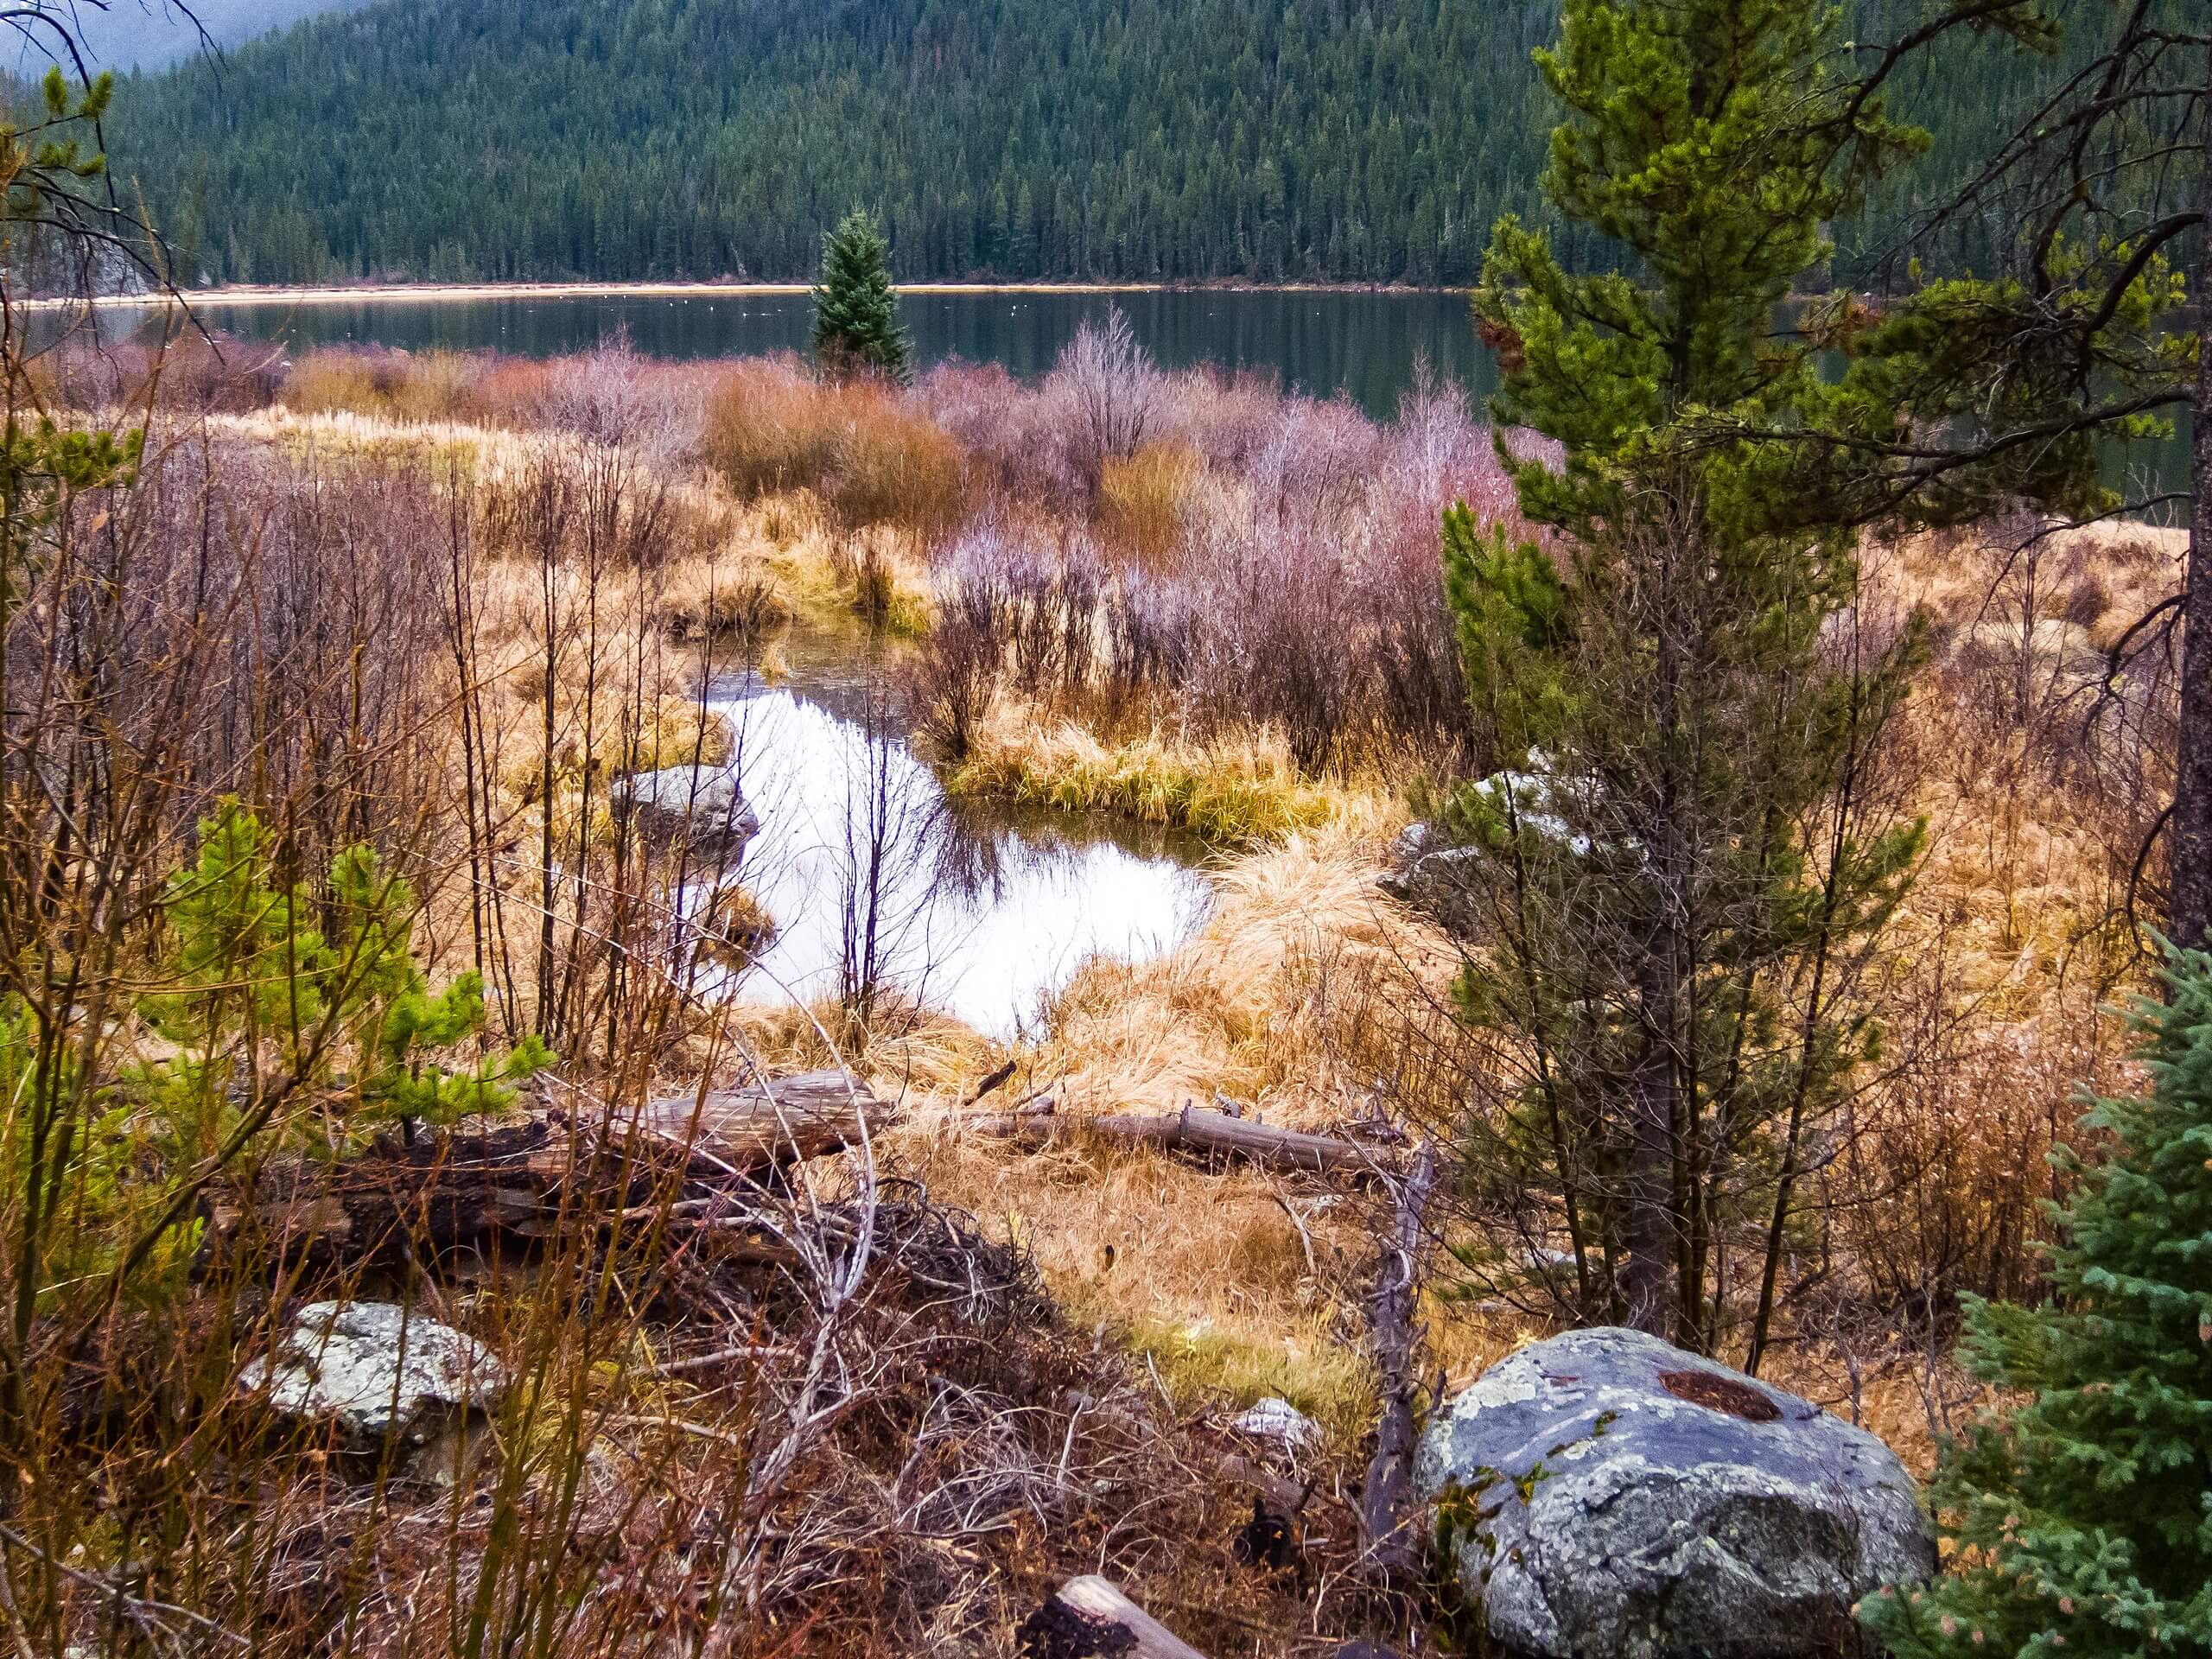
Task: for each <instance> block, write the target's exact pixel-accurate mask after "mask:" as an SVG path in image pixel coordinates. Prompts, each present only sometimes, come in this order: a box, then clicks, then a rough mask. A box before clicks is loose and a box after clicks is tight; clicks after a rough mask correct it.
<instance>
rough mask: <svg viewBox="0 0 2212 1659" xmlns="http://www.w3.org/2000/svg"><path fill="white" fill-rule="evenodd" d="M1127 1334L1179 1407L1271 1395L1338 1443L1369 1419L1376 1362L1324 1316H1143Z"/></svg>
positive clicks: (1247, 1401) (1364, 1428)
mask: <svg viewBox="0 0 2212 1659" xmlns="http://www.w3.org/2000/svg"><path fill="white" fill-rule="evenodd" d="M1125 1340H1126V1343H1127V1345H1128V1348H1129V1350H1130V1351H1132V1352H1134V1353H1135V1354H1137V1355H1139V1356H1140V1357H1144V1358H1146V1359H1148V1360H1149V1361H1150V1362H1151V1364H1152V1366H1153V1368H1154V1370H1157V1371H1158V1372H1159V1373H1160V1383H1161V1384H1162V1385H1163V1386H1164V1387H1165V1388H1166V1390H1167V1393H1168V1395H1169V1396H1170V1397H1171V1398H1172V1399H1173V1401H1174V1402H1175V1404H1176V1408H1178V1409H1179V1410H1182V1411H1190V1410H1194V1409H1197V1408H1201V1407H1204V1406H1206V1405H1210V1404H1216V1403H1218V1402H1221V1401H1223V1400H1224V1399H1226V1400H1227V1401H1228V1402H1230V1403H1231V1404H1233V1405H1234V1406H1235V1407H1236V1408H1239V1409H1241V1408H1244V1407H1246V1406H1250V1405H1254V1404H1255V1403H1257V1402H1259V1401H1261V1400H1263V1399H1266V1398H1268V1397H1269V1396H1271V1395H1272V1396H1273V1397H1274V1398H1275V1399H1278V1400H1287V1401H1288V1402H1290V1403H1291V1404H1292V1405H1294V1406H1295V1407H1297V1408H1298V1409H1299V1410H1300V1411H1302V1412H1304V1413H1305V1414H1306V1415H1307V1416H1308V1417H1311V1418H1312V1419H1313V1421H1315V1422H1316V1423H1318V1424H1319V1425H1320V1427H1321V1432H1322V1433H1323V1434H1324V1435H1325V1436H1326V1437H1327V1439H1328V1440H1329V1442H1330V1443H1331V1444H1332V1446H1338V1447H1350V1446H1357V1445H1358V1443H1359V1440H1360V1436H1361V1435H1363V1434H1364V1433H1367V1432H1368V1431H1369V1430H1370V1429H1372V1428H1373V1427H1374V1426H1375V1399H1376V1396H1375V1368H1374V1366H1373V1365H1372V1364H1371V1363H1370V1362H1369V1360H1368V1358H1367V1356H1366V1354H1365V1352H1364V1351H1363V1350H1362V1349H1361V1348H1360V1346H1359V1345H1358V1344H1356V1343H1348V1342H1345V1341H1344V1340H1343V1339H1342V1338H1341V1337H1340V1336H1339V1335H1338V1334H1337V1333H1336V1332H1334V1331H1333V1330H1332V1329H1331V1328H1330V1325H1329V1324H1328V1323H1327V1322H1325V1321H1322V1320H1314V1321H1312V1322H1309V1323H1308V1324H1306V1325H1304V1326H1303V1327H1302V1328H1300V1329H1297V1330H1294V1331H1293V1332H1287V1333H1279V1332H1275V1331H1273V1330H1268V1329H1262V1328H1248V1327H1247V1326H1246V1325H1243V1322H1241V1321H1240V1322H1238V1323H1237V1324H1236V1325H1220V1324H1217V1323H1215V1322H1214V1321H1213V1320H1211V1319H1200V1320H1198V1322H1196V1323H1193V1324H1189V1325H1171V1324H1159V1323H1154V1322H1152V1321H1149V1320H1147V1321H1142V1322H1140V1323H1139V1324H1137V1325H1135V1326H1133V1327H1132V1328H1131V1329H1130V1331H1129V1332H1128V1336H1127V1338H1126V1339H1125Z"/></svg>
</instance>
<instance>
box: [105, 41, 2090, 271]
mask: <svg viewBox="0 0 2212 1659" xmlns="http://www.w3.org/2000/svg"><path fill="white" fill-rule="evenodd" d="M1858 10H1859V16H1858V17H1857V18H1856V19H1855V20H1854V21H1855V22H1858V23H1859V35H1860V37H1861V39H1862V40H1863V41H1866V42H1877V41H1884V40H1886V39H1889V38H1891V36H1892V35H1894V34H1895V33H1896V32H1897V29H1899V28H1900V27H1902V26H1903V11H1904V7H1903V6H1902V3H1901V0H1860V4H1859V9H1858ZM1892 13H1896V14H1898V15H1897V16H1891V14H1892ZM2084 21H2085V22H2087V21H2088V14H2087V13H2086V12H2085V20H2084ZM1556 26H1557V17H1556V15H1555V12H1554V8H1553V7H1552V6H1550V5H1548V4H1542V3H1535V4H1532V3H1528V0H1504V3H1498V4H1489V3H1483V4H1477V3H1472V0H1287V3H1283V0H458V3H446V0H383V3H379V4H376V5H373V6H372V7H370V8H369V9H367V10H363V11H361V12H359V13H357V14H354V15H350V16H330V17H326V18H323V19H321V20H319V21H316V22H311V23H308V24H307V25H305V26H302V28H299V29H296V30H294V31H292V32H291V33H290V34H289V35H283V36H280V37H277V38H275V39H272V40H268V41H261V42H257V43H256V44H253V45H251V46H249V47H247V48H243V49H241V50H239V51H238V52H236V53H235V54H232V55H231V56H230V57H229V58H228V60H226V61H224V62H221V63H216V62H211V61H208V60H200V61H195V62H193V63H190V64H188V65H187V66H185V67H182V68H181V69H179V70H177V71H175V72H174V73H169V74H166V75H162V76H156V77H145V78H142V79H139V80H137V82H135V83H134V84H130V85H129V86H127V87H126V88H125V89H124V95H123V96H121V97H119V98H118V99H117V106H116V118H115V121H114V123H113V131H112V133H111V153H112V155H113V156H114V158H115V162H116V165H117V167H118V170H119V171H120V172H121V173H123V174H124V175H127V176H129V177H130V178H132V179H134V180H135V181H137V183H138V184H139V185H140V186H141V187H142V188H143V189H144V191H145V193H146V197H147V200H149V204H150V205H151V207H152V208H153V210H154V212H155V214H156V217H157V219H159V220H160V222H161V223H162V226H164V227H165V229H166V230H167V231H168V232H169V233H170V235H171V237H172V238H173V240H174V241H175V245H177V247H178V248H179V249H180V251H181V253H182V256H183V257H182V260H181V264H182V267H183V270H182V274H183V275H185V276H186V277H188V279H197V280H208V281H223V280H228V281H256V282H295V281H326V280H340V279H349V278H363V277H418V278H424V277H427V278H448V279H451V278H484V279H499V278H518V277H532V278H559V277H581V278H589V279H602V280H603V279H619V278H641V277H677V276H689V277H722V276H739V275H743V276H747V277H756V278H796V277H804V276H805V275H807V274H809V273H810V271H811V270H812V269H813V266H814V264H815V261H816V259H817V257H818V254H819V251H820V242H819V238H820V235H821V232H822V229H823V226H826V225H829V224H832V223H835V222H836V220H837V219H840V218H842V216H843V214H844V213H846V212H847V211H848V210H849V209H850V208H851V207H854V206H855V205H866V206H869V207H873V208H874V209H875V210H876V211H878V212H879V213H880V214H881V216H882V218H883V220H884V222H885V225H886V227H887V230H888V232H890V235H891V238H892V240H893V244H894V245H895V246H896V248H897V250H898V262H899V273H898V274H899V276H900V277H905V278H908V279H917V278H957V277H985V276H987V277H1000V278H1005V279H1011V280H1020V279H1035V278H1050V277H1073V278H1091V279H1122V280H1169V281H1174V280H1205V279H1218V278H1238V279H1244V280H1249V281H1260V282H1274V281H1286V280H1319V281H1335V282H1347V281H1349V282H1412V283H1466V282H1471V281H1472V280H1473V279H1474V278H1475V277H1476V276H1477V275H1478V271H1479V267H1480V264H1481V260H1482V252H1483V249H1484V245H1485V244H1486V242H1487V240H1488V238H1489V234H1490V228H1491V224H1492V222H1493V221H1494V220H1495V219H1496V218H1497V215H1498V214H1499V213H1503V212H1506V211H1509V210H1510V211H1519V212H1523V213H1533V212H1536V211H1539V197H1538V194H1537V191H1536V179H1537V176H1538V175H1539V173H1540V171H1541V167H1542V164H1543V160H1544V145H1545V137H1544V135H1545V132H1546V130H1547V125H1546V120H1545V118H1544V114H1543V92H1542V88H1541V83H1540V81H1539V79H1538V77H1537V74H1536V72H1535V67H1534V65H1533V63H1532V61H1531V52H1532V49H1533V48H1535V47H1537V46H1539V45H1541V44H1542V43H1543V42H1544V41H1547V40H1548V39H1549V38H1550V37H1551V36H1552V35H1553V34H1554V31H1555V29H1556ZM2088 38H2089V31H2088V30H2087V29H2084V31H2083V32H2082V35H2081V36H2080V37H2079V38H2078V39H2077V41H2076V42H2075V45H2074V46H2073V47H2072V48H2069V51H2081V50H2085V49H2086V48H2087V44H2088ZM1960 53H1971V54H1974V56H1973V59H1972V60H1971V65H1970V67H1971V74H1970V75H1967V74H1964V73H1962V64H1961V59H1960V56H1959V54H1960ZM2049 73H2051V70H2050V65H2049V63H2048V61H2047V60H2044V59H2042V58H2039V57H2037V56H2035V55H2034V54H2024V53H2022V52H2019V51H2018V50H2017V49H2016V48H2012V47H2010V46H2005V45H1999V44H1997V43H1994V42H1980V41H1961V43H1960V45H1959V48H1958V51H1957V52H1955V53H1953V54H1949V55H1948V57H1947V58H1945V59H1944V60H1941V61H1938V60H1930V61H1929V63H1928V64H1927V65H1925V66H1921V67H1916V70H1915V72H1914V74H1913V76H1912V78H1911V79H1910V80H1909V81H1908V82H1906V83H1905V84H1904V85H1902V86H1900V88H1899V98H1898V101H1899V103H1900V105H1903V106H1904V111H1905V112H1907V113H1910V114H1912V115H1914V116H1915V117H1916V118H1923V119H1924V120H1926V121H1927V122H1928V123H1929V124H1930V125H1932V126H1934V127H1936V129H1937V130H1940V132H1941V133H1942V148H1941V149H1939V151H1938V152H1937V153H1936V155H1935V156H1932V157H1930V158H1929V160H1928V161H1927V162H1925V163H1923V165H1922V166H1921V167H1920V168H1916V170H1915V174H1914V177H1913V179H1912V181H1910V183H1909V184H1907V185H1905V186H1904V187H1903V188H1894V189H1892V190H1891V194H1890V196H1889V199H1888V200H1885V202H1884V203H1883V204H1882V209H1883V210H1882V211H1881V212H1879V213H1877V214H1876V215H1875V216H1874V217H1873V219H1872V221H1871V222H1870V225H1868V226H1859V227H1855V228H1853V227H1847V228H1846V232H1845V234H1844V238H1843V249H1844V251H1843V254H1842V256H1841V264H1842V266H1843V270H1842V272H1841V274H1842V275H1843V276H1845V277H1849V278H1853V279H1857V278H1859V277H1864V276H1865V275H1866V272H1867V271H1868V270H1871V269H1872V266H1873V264H1874V263H1875V260H1876V257H1877V256H1878V254H1879V253H1880V252H1882V251H1885V250H1886V249H1887V248H1888V246H1889V245H1890V244H1891V242H1892V241H1893V240H1894V239H1895V237H1894V231H1895V228H1896V226H1897V225H1898V224H1900V223H1901V222H1903V220H1904V217H1905V215H1906V213H1907V210H1908V209H1909V207H1910V204H1911V202H1912V200H1914V199H1915V198H1916V197H1919V198H1923V199H1924V198H1928V197H1932V196H1933V195H1935V194H1938V193H1939V192H1940V189H1941V188H1942V184H1943V182H1944V181H1948V180H1949V179H1950V178H1952V177H1953V176H1954V175H1955V174H1956V172H1957V170H1958V169H1957V168H1955V166H1951V165H1948V158H1949V157H1953V156H1975V155H1982V154H1986V153H1987V149H1988V143H1989V141H1990V139H1991V138H1992V137H1993V136H1994V130H1995V126H1996V124H1998V123H2000V122H2001V121H2003V120H2004V119H2005V118H2007V117H2008V115H2009V114H2010V112H2011V111H2013V110H2014V109H2015V107H2016V105H2017V97H2016V95H2017V94H2018V93H2019V92H2022V91H2024V89H2025V88H2026V86H2028V85H2029V84H2031V79H2032V78H2034V77H2036V76H2038V75H2045V74H2049ZM1963 85H1971V86H1972V87H1973V88H1974V97H1973V98H1972V99H1961V98H1960V97H1959V96H1958V92H1959V88H1960V87H1961V86H1963ZM341 114H342V116H343V118H342V119H341V118H338V117H340V115H341ZM1985 124H1986V125H1988V126H1990V127H1991V129H1992V130H1991V131H1989V132H1983V131H1981V130H1979V129H1980V127H1981V126H1982V125H1985ZM1998 228H1999V229H2001V227H1998ZM1562 234H1563V235H1564V236H1565V238H1566V241H1565V243H1564V245H1563V246H1562V250H1561V251H1562V253H1563V254H1564V255H1565V256H1566V257H1568V258H1569V260H1570V262H1573V261H1576V260H1580V259H1585V258H1602V257H1604V255H1603V252H1602V250H1601V249H1600V248H1599V246H1598V245H1597V244H1596V240H1595V238H1592V237H1591V235H1590V233H1589V232H1586V231H1575V230H1572V229H1569V230H1567V231H1564V232H1562ZM1982 234H1983V232H1982V230H1981V228H1980V227H1976V226H1971V225H1969V226H1962V227H1960V228H1959V229H1957V230H1956V231H1955V232H1950V233H1949V237H1948V241H1947V242H1946V243H1945V244H1944V245H1942V247H1940V248H1936V249H1934V250H1931V251H1934V252H1936V254H1937V255H1938V256H1939V257H1944V258H1947V259H1949V260H1952V261H1955V262H1959V263H1966V264H1972V263H1974V262H1975V259H1976V256H1977V255H1978V254H1979V255H1981V256H1982V257H1983V258H1984V260H1986V251H1985V250H1984V248H1983V247H1981V246H1980V245H1978V244H1979V243H1980V240H1981V236H1982ZM1584 243H1589V244H1590V245H1588V246H1584V245H1582V244H1584Z"/></svg>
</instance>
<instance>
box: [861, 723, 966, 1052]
mask: <svg viewBox="0 0 2212 1659" xmlns="http://www.w3.org/2000/svg"><path fill="white" fill-rule="evenodd" d="M855 712H856V713H857V715H858V716H859V717H858V718H857V719H855V720H853V724H855V726H857V727H858V728H859V730H860V739H861V743H860V749H859V765H858V766H855V769H854V770H853V772H851V773H850V774H849V777H848V779H847V787H846V790H845V804H844V813H843V832H844V856H843V858H842V861H840V864H839V871H838V874H839V881H840V892H839V893H838V918H837V928H838V932H837V951H838V954H837V995H838V1001H840V1002H841V1003H842V1005H843V1006H844V1007H845V1009H846V1010H847V1012H848V1013H849V1014H850V1015H851V1016H852V1017H853V1019H854V1020H855V1021H856V1022H857V1023H858V1024H860V1025H861V1027H868V1028H870V1029H872V1028H873V1026H874V1020H875V1016H876V1014H877V1012H878V1009H879V1005H880V998H881V995H882V993H883V991H884V990H885V989H886V988H887V986H888V985H889V984H890V982H891V980H892V978H893V974H894V973H895V975H896V977H897V979H898V981H899V988H900V989H901V990H903V991H904V992H905V993H906V995H907V996H908V997H910V998H911V999H912V1001H913V1002H914V1003H915V1004H919V1003H920V1002H921V1001H923V1000H924V999H925V997H926V996H927V995H928V983H929V976H930V974H931V969H933V968H934V967H935V966H936V965H937V964H936V963H934V962H932V961H931V927H930V922H931V912H932V911H933V910H934V909H935V906H936V899H937V887H936V885H935V884H934V883H932V882H930V881H926V880H920V881H918V880H912V877H911V875H909V876H908V877H907V878H906V879H904V880H902V879H901V877H902V873H906V872H912V873H918V872H920V871H922V870H925V869H926V868H929V866H928V860H929V859H930V856H931V849H932V848H933V847H937V846H942V845H943V844H944V843H945V842H949V841H950V840H951V839H953V837H951V836H947V835H946V834H945V833H944V824H945V821H946V817H947V813H946V810H945V797H944V791H943V790H941V789H939V788H938V787H937V786H936V780H935V779H932V778H930V777H929V776H928V774H927V772H924V771H920V770H918V768H917V766H916V765H915V763H914V761H913V760H912V757H910V756H909V755H908V754H907V753H906V741H905V736H904V728H903V726H901V725H900V724H899V722H898V721H896V720H895V719H894V718H893V706H892V700H891V698H890V696H889V695H888V694H887V692H886V691H885V690H884V689H883V686H882V683H881V682H880V681H875V682H872V683H870V685H869V686H868V688H867V690H866V693H865V695H864V696H861V698H860V699H859V701H858V704H857V708H856V711H855ZM848 718H851V717H850V716H848ZM917 947H918V948H917Z"/></svg>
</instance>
